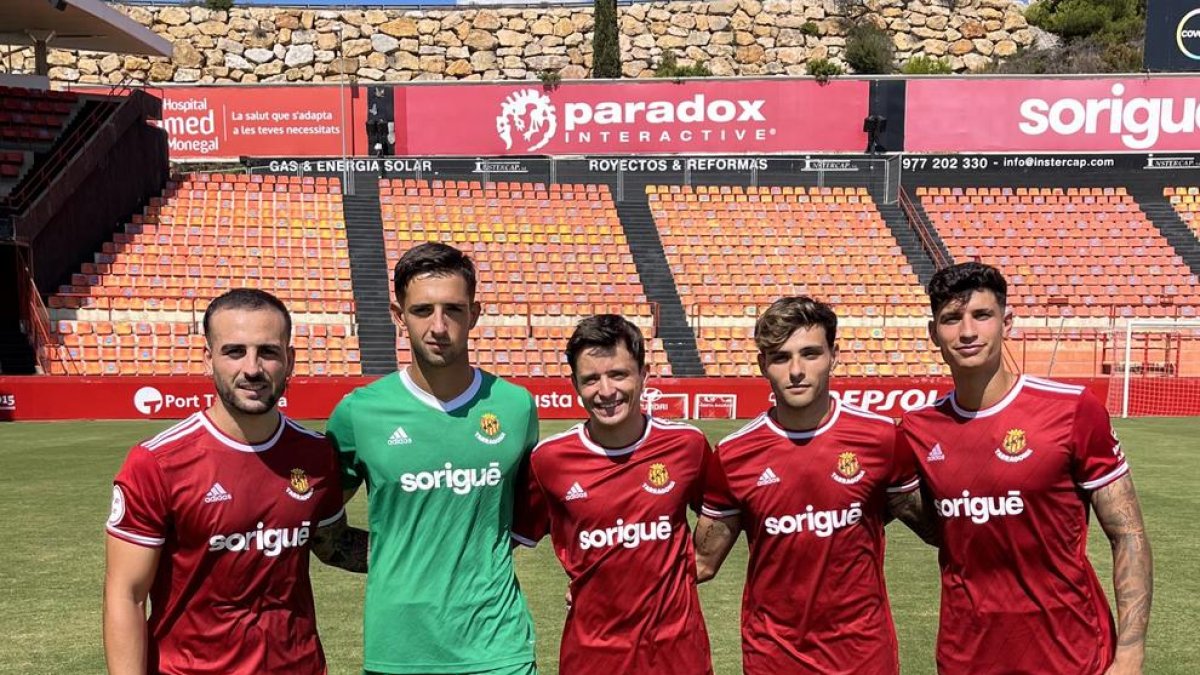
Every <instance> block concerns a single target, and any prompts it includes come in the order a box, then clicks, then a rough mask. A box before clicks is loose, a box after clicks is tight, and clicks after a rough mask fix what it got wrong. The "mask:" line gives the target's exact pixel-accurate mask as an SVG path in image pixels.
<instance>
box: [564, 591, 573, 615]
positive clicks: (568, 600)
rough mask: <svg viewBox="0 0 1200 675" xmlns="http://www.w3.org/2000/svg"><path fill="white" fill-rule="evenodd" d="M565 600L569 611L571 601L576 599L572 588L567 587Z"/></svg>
mask: <svg viewBox="0 0 1200 675" xmlns="http://www.w3.org/2000/svg"><path fill="white" fill-rule="evenodd" d="M563 600H566V601H567V611H568V612H569V611H571V603H572V602H573V601H574V600H575V598H572V597H571V589H570V588H568V589H567V593H566V595H565V596H564V597H563Z"/></svg>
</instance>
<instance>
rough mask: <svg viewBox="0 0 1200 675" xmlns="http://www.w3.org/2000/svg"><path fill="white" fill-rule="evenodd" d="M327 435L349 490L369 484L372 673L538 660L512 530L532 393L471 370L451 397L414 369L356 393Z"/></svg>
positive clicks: (534, 429) (533, 419)
mask: <svg viewBox="0 0 1200 675" xmlns="http://www.w3.org/2000/svg"><path fill="white" fill-rule="evenodd" d="M326 433H327V435H328V436H329V438H330V440H332V441H333V443H334V445H335V446H336V447H337V449H338V453H339V455H340V459H341V469H342V486H343V487H344V488H346V489H351V488H355V487H358V486H359V485H362V484H363V483H364V482H365V483H366V486H367V492H368V496H369V503H368V507H367V509H368V520H369V522H370V531H371V552H370V562H369V567H368V572H367V597H366V607H365V609H364V619H363V649H364V652H365V655H364V662H363V667H364V668H365V669H366V670H370V671H379V672H385V673H463V672H480V671H487V670H492V669H497V668H503V667H506V666H511V665H514V664H520V663H529V662H532V661H533V660H534V644H533V643H534V637H533V623H532V621H531V619H530V616H529V609H528V606H527V605H526V603H525V596H524V595H523V594H522V593H521V589H520V586H519V585H518V584H517V579H516V575H515V573H514V571H513V559H512V552H511V551H512V547H511V545H510V540H509V528H510V525H511V523H512V507H513V489H514V485H515V483H516V479H517V474H518V471H519V469H520V466H521V463H522V461H523V460H524V459H525V457H526V456H527V455H528V454H529V451H530V450H531V449H532V448H533V446H534V445H535V444H536V443H537V440H538V421H537V411H536V409H535V407H534V403H533V397H532V396H530V394H529V392H528V391H526V390H525V389H522V388H521V387H518V386H516V385H513V384H509V383H508V382H505V381H504V380H501V379H499V378H497V377H495V376H494V375H491V374H488V373H484V372H483V371H481V370H476V371H475V377H474V380H473V382H472V384H471V386H470V387H469V388H468V389H467V390H466V391H465V392H463V394H462V395H460V396H459V397H458V398H456V399H454V400H453V401H439V400H438V399H436V398H435V397H433V396H432V395H430V394H428V393H427V392H425V391H423V390H421V389H419V388H418V387H417V386H416V385H415V384H414V383H413V381H412V380H411V379H410V378H409V376H408V372H407V370H405V371H401V372H399V373H394V374H392V375H388V376H386V377H383V378H381V379H379V380H377V381H376V382H373V383H371V384H370V385H368V386H365V387H362V388H360V389H357V390H355V391H354V392H352V393H351V394H350V395H349V396H347V397H346V398H345V399H343V400H342V402H341V403H339V404H338V406H337V408H336V409H335V410H334V411H333V415H332V417H330V419H329V425H328V427H327V432H326Z"/></svg>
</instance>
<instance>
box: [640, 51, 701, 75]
mask: <svg viewBox="0 0 1200 675" xmlns="http://www.w3.org/2000/svg"><path fill="white" fill-rule="evenodd" d="M654 76H655V77H670V78H679V77H711V76H712V71H711V70H709V69H708V66H706V65H704V64H703V63H699V62H697V63H693V64H692V65H690V66H681V65H679V59H677V58H676V57H675V52H674V51H672V50H667V51H665V52H663V55H662V58H661V59H660V60H659V62H658V65H657V66H655V67H654Z"/></svg>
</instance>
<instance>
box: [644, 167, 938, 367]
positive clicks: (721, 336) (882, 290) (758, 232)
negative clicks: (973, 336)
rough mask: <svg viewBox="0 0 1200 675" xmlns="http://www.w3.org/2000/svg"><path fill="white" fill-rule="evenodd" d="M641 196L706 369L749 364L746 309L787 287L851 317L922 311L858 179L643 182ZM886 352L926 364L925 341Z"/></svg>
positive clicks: (910, 316)
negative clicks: (836, 183)
mask: <svg viewBox="0 0 1200 675" xmlns="http://www.w3.org/2000/svg"><path fill="white" fill-rule="evenodd" d="M646 194H647V196H648V198H649V202H650V209H651V212H652V213H653V215H654V219H655V222H656V224H657V225H658V231H659V236H660V238H661V240H662V243H663V248H664V250H665V252H666V256H667V262H668V263H669V264H670V266H671V271H672V273H673V275H674V279H675V284H676V287H677V288H678V290H679V295H680V298H681V299H682V301H683V303H684V309H685V311H686V312H687V313H688V316H689V318H690V320H691V321H692V323H693V326H694V327H695V331H696V338H697V346H698V347H699V351H700V356H701V361H702V362H703V363H704V364H705V369H706V372H707V373H708V374H709V375H726V376H746V375H754V374H755V372H756V371H755V367H754V366H753V365H752V364H754V362H755V355H756V354H757V349H756V348H755V346H754V341H753V336H752V326H753V322H754V319H755V318H756V317H757V316H758V313H759V312H760V311H761V310H763V309H765V308H766V306H767V305H768V304H769V303H771V302H772V301H774V300H775V299H776V298H779V297H781V296H784V295H800V294H807V295H811V296H813V297H816V298H818V299H821V300H824V301H826V302H829V303H830V304H832V305H833V306H834V307H835V309H836V310H837V312H838V315H839V317H841V318H842V319H843V321H847V320H848V321H849V322H858V323H868V324H872V325H880V326H882V325H885V324H897V325H903V324H904V323H905V322H911V321H915V320H917V318H918V317H922V316H924V314H923V312H924V294H923V291H922V289H921V287H920V285H919V283H918V281H917V277H916V275H915V274H914V273H913V271H912V269H911V268H910V267H909V265H908V264H907V261H906V259H905V257H904V254H903V252H901V250H900V247H899V244H898V243H897V242H896V240H895V238H894V237H893V236H892V234H891V231H890V230H889V229H888V227H887V225H886V224H885V223H884V222H883V219H882V217H881V216H880V215H879V212H878V210H877V209H876V208H875V205H874V202H873V201H872V199H871V197H870V195H869V194H868V193H867V191H866V189H865V188H858V187H800V186H749V187H745V186H729V185H721V186H716V185H712V186H705V185H700V186H695V187H688V186H679V185H651V186H647V188H646ZM889 330H890V329H889ZM894 354H895V357H894V358H896V359H898V360H897V363H903V364H905V365H906V366H907V365H910V364H911V365H914V366H922V367H923V368H924V370H925V371H928V370H929V367H930V366H932V365H933V363H932V362H933V359H932V352H931V351H930V347H929V346H928V345H923V346H922V347H921V348H920V349H919V350H918V349H904V350H901V349H895V350H894ZM861 356H862V358H863V359H864V360H867V359H878V358H883V357H884V356H885V355H883V354H882V353H881V352H880V353H875V352H870V353H868V352H865V351H864V352H862V354H861ZM886 356H887V357H888V358H892V356H891V355H886ZM852 358H856V357H852ZM847 367H848V366H847ZM886 370H887V372H885V373H879V374H907V370H908V369H907V368H905V369H903V370H904V371H905V372H899V371H898V370H897V369H896V368H889V369H886ZM922 374H925V373H924V372H923V373H922Z"/></svg>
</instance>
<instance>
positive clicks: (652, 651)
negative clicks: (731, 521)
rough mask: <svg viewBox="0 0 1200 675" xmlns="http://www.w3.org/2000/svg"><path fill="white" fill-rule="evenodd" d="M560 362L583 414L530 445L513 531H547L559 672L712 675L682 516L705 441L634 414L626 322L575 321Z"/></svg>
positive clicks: (637, 384) (635, 367) (638, 360)
mask: <svg viewBox="0 0 1200 675" xmlns="http://www.w3.org/2000/svg"><path fill="white" fill-rule="evenodd" d="M567 362H568V363H569V365H570V367H571V374H572V375H571V376H572V381H573V383H574V385H575V390H576V391H577V392H578V394H579V397H580V399H581V400H582V401H583V406H584V408H585V409H586V410H587V413H588V420H587V422H584V423H581V424H578V425H576V426H574V427H572V428H571V429H569V430H567V431H565V432H563V433H561V434H558V435H555V436H550V437H549V438H547V439H545V440H543V441H542V442H541V443H540V444H538V446H537V447H536V448H535V449H534V451H533V453H532V455H531V456H530V462H529V466H528V467H527V473H528V481H527V482H528V485H527V487H526V489H525V490H524V491H523V494H519V495H518V497H517V508H516V517H515V524H514V528H513V538H514V539H515V540H516V541H518V542H519V543H522V544H524V545H527V546H533V545H535V544H536V543H537V541H538V540H539V539H541V538H542V537H543V536H545V535H546V533H547V532H549V533H550V538H551V540H552V541H553V543H554V552H555V554H556V555H557V556H558V558H559V561H560V562H562V565H563V567H564V568H565V569H566V571H567V576H568V577H569V578H570V588H569V592H570V598H571V605H570V609H569V610H568V613H567V621H566V626H565V628H564V629H563V636H562V644H561V647H560V660H559V669H560V670H561V672H563V673H570V674H571V675H615V674H616V673H661V674H662V675H706V674H709V673H712V664H711V662H710V656H709V643H708V633H707V631H706V629H705V625H704V617H703V615H702V614H701V611H700V599H699V596H698V594H697V590H696V565H695V554H694V552H693V549H692V541H691V537H690V528H689V527H688V520H687V510H688V508H692V509H694V510H698V508H699V504H700V497H701V490H702V478H703V471H704V467H705V464H706V462H707V460H708V456H709V455H710V454H711V451H710V449H709V445H708V441H707V439H706V438H705V437H704V434H703V433H702V432H701V431H700V430H699V429H697V428H695V427H693V426H690V425H687V424H679V423H675V422H668V421H665V420H659V419H654V418H653V417H650V416H648V415H644V414H643V413H642V409H641V395H642V390H643V388H644V386H645V381H646V353H645V343H644V341H643V339H642V334H641V331H640V330H639V329H638V327H637V326H635V325H634V324H632V323H630V322H629V321H627V320H626V319H624V318H622V317H620V316H617V315H614V314H604V315H599V316H593V317H590V318H587V319H584V320H583V321H581V322H580V323H579V325H578V326H577V327H576V329H575V332H574V334H573V335H572V336H571V338H570V340H569V341H568V342H567Z"/></svg>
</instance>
